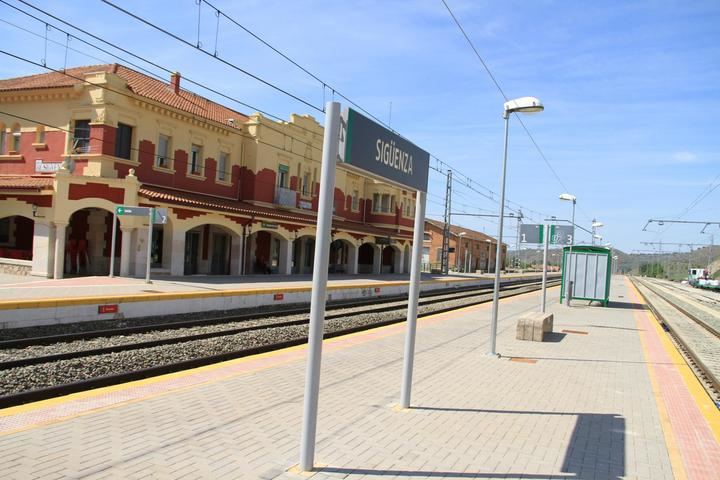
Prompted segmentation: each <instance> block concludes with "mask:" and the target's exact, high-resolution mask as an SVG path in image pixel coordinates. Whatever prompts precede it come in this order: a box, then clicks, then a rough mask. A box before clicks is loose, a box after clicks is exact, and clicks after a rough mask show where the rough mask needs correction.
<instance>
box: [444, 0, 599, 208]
mask: <svg viewBox="0 0 720 480" xmlns="http://www.w3.org/2000/svg"><path fill="white" fill-rule="evenodd" d="M442 3H443V5H445V8H446V9H447V11H448V13H449V14H450V16H451V17H452V19H453V20H454V21H455V24H456V25H457V27H458V29H459V30H460V32H461V33H462V35H463V37H465V40H466V41H467V43H468V45H470V48H471V49H472V50H473V52H475V56H476V57H477V58H478V60H479V61H480V63H481V64H482V66H483V68H484V69H485V71H486V72H487V74H488V76H489V77H490V79H491V80H492V82H493V84H494V85H495V87H496V88H497V90H498V91H499V92H500V95H502V97H503V99H504V100H505V101H506V102H507V101H509V100H510V98H509V97H508V96H507V95H506V94H505V91H504V90H503V88H502V87H501V86H500V83H499V82H498V80H497V78H495V75H493V73H492V71H491V70H490V67H488V65H487V63H485V60H484V59H483V57H482V55H480V52H479V51H478V49H477V48H476V47H475V44H474V43H473V41H472V40H471V39H470V36H469V35H468V34H467V32H465V29H464V28H463V26H462V24H460V21H459V20H458V18H457V17H456V16H455V14H454V13H453V11H452V9H451V8H450V5H448V3H447V2H446V1H445V0H442ZM516 117H517V119H518V121H519V122H520V125H522V127H523V130H525V133H526V134H527V135H528V137H529V138H530V141H531V142H532V144H533V146H534V147H535V149H536V150H537V152H538V154H540V158H542V160H543V162H545V165H547V167H548V168H549V169H550V172H551V173H552V174H553V176H554V177H555V179H556V180H557V181H558V183H559V184H560V186H561V187H562V188H564V189H565V191H566V192H567V191H570V189H569V188H567V186H566V185H565V183H564V182H563V181H562V179H561V178H560V176H559V175H558V173H557V172H556V171H555V168H553V166H552V165H551V164H550V161H549V160H548V158H547V157H546V156H545V153H544V152H543V150H542V149H541V148H540V145H539V144H538V143H537V142H536V141H535V137H533V135H532V134H531V133H530V130H529V129H528V128H527V126H526V125H525V123H524V122H523V121H522V119H521V118H520V117H519V116H517V115H516ZM577 208H578V210H580V212H581V213H582V214H583V215H584V216H585V217H587V220H588V221H591V219H590V216H589V215H587V213H585V212H584V211H583V210H582V209H581V208H580V207H579V206H578V207H577Z"/></svg>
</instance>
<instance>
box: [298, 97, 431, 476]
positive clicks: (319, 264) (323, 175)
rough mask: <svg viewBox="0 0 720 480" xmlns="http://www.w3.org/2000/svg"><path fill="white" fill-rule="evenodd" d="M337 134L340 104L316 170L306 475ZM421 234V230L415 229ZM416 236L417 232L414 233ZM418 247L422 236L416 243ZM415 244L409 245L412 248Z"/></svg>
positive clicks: (329, 109) (330, 118)
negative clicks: (318, 168) (320, 165)
mask: <svg viewBox="0 0 720 480" xmlns="http://www.w3.org/2000/svg"><path fill="white" fill-rule="evenodd" d="M339 133H340V104H339V103H338V102H328V103H327V104H326V105H325V136H324V138H323V154H322V167H321V170H320V200H319V203H318V215H317V243H316V245H315V260H314V263H313V284H312V292H311V294H310V295H311V296H310V328H309V332H308V360H307V370H306V374H305V376H306V380H305V402H304V406H303V423H302V436H301V443H300V470H301V471H303V472H309V471H311V470H312V469H313V467H314V463H315V434H316V429H317V411H318V397H319V395H320V363H321V361H322V340H323V326H324V325H323V321H324V317H325V302H326V295H325V294H326V291H327V278H328V261H329V259H330V231H331V228H332V207H333V192H334V190H335V168H336V165H335V163H336V162H337V157H338V148H339V145H338V136H339ZM418 230H419V232H420V234H421V235H422V233H423V229H422V228H419V229H418ZM416 233H417V232H416ZM417 245H420V246H422V237H421V239H420V242H419V243H418V244H417ZM415 247H416V245H413V248H415Z"/></svg>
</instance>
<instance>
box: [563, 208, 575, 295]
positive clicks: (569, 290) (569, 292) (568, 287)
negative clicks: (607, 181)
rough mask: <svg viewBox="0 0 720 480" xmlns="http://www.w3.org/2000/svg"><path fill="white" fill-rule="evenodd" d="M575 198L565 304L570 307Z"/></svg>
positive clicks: (573, 212)
mask: <svg viewBox="0 0 720 480" xmlns="http://www.w3.org/2000/svg"><path fill="white" fill-rule="evenodd" d="M575 202H576V201H575V200H573V211H572V221H571V223H572V227H573V234H572V241H571V242H570V251H569V252H568V261H567V269H568V270H567V282H566V284H565V305H567V306H568V307H569V306H570V297H572V289H573V281H572V280H571V279H570V275H571V274H572V273H571V272H572V247H573V245H575Z"/></svg>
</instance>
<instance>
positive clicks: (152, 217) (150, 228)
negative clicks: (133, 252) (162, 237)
mask: <svg viewBox="0 0 720 480" xmlns="http://www.w3.org/2000/svg"><path fill="white" fill-rule="evenodd" d="M148 215H149V216H148V238H147V242H148V244H147V265H146V266H145V283H152V282H151V281H150V262H151V258H150V256H151V255H152V231H153V220H155V209H154V208H152V207H151V208H150V213H149V214H148Z"/></svg>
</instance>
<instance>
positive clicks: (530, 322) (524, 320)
mask: <svg viewBox="0 0 720 480" xmlns="http://www.w3.org/2000/svg"><path fill="white" fill-rule="evenodd" d="M552 330H553V314H552V313H541V312H530V313H526V314H525V315H523V316H521V317H520V318H519V319H518V323H517V334H516V336H515V338H517V339H518V340H530V341H533V342H542V341H543V340H544V339H545V334H546V333H551V332H552Z"/></svg>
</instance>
